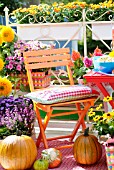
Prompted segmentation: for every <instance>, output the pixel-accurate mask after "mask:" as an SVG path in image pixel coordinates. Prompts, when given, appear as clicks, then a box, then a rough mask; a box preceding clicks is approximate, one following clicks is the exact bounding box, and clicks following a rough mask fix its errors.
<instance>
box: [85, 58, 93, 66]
mask: <svg viewBox="0 0 114 170" xmlns="http://www.w3.org/2000/svg"><path fill="white" fill-rule="evenodd" d="M83 62H84V66H85V67H87V68H90V67H91V66H92V64H93V62H92V59H91V58H88V57H84V59H83Z"/></svg>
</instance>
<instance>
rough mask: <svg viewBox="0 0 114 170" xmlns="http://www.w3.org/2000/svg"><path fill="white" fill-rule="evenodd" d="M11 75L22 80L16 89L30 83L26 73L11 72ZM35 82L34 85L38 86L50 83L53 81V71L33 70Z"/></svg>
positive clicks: (46, 85)
mask: <svg viewBox="0 0 114 170" xmlns="http://www.w3.org/2000/svg"><path fill="white" fill-rule="evenodd" d="M10 76H11V77H18V78H20V80H19V81H18V83H17V85H16V89H20V85H21V84H22V85H24V86H25V87H26V86H28V85H29V83H28V78H27V75H26V74H18V75H16V74H10ZM32 78H33V84H34V87H35V88H36V89H37V88H44V87H48V86H49V85H50V81H51V73H50V70H48V71H47V72H32Z"/></svg>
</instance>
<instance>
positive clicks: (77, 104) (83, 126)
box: [76, 103, 86, 130]
mask: <svg viewBox="0 0 114 170" xmlns="http://www.w3.org/2000/svg"><path fill="white" fill-rule="evenodd" d="M76 108H77V109H78V110H80V111H81V104H80V103H76ZM78 116H79V117H80V114H78ZM85 128H86V124H85V121H84V119H83V120H82V130H84V129H85Z"/></svg>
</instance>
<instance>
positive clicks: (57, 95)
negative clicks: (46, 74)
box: [25, 85, 99, 104]
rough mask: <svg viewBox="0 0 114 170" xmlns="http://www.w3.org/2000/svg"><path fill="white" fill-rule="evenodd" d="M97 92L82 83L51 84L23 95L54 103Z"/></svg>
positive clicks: (36, 100)
mask: <svg viewBox="0 0 114 170" xmlns="http://www.w3.org/2000/svg"><path fill="white" fill-rule="evenodd" d="M98 95H99V93H98V92H97V91H95V90H92V89H91V88H90V87H88V86H84V85H70V86H67V85H66V86H51V87H49V88H46V89H41V90H38V91H35V92H31V93H28V94H26V95H25V96H26V97H28V98H30V99H32V100H33V101H35V102H39V103H41V104H54V103H58V102H66V101H70V100H78V99H84V98H87V97H92V96H98Z"/></svg>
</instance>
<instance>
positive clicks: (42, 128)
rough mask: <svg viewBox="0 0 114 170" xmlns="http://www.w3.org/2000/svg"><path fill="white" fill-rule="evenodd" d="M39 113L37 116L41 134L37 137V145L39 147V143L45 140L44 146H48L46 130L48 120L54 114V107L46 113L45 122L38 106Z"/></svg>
mask: <svg viewBox="0 0 114 170" xmlns="http://www.w3.org/2000/svg"><path fill="white" fill-rule="evenodd" d="M37 114H38V115H37V118H38V123H39V128H40V133H39V136H38V138H37V142H36V145H37V147H39V145H40V143H41V140H43V142H44V147H45V148H48V144H47V139H46V135H45V130H46V127H47V125H48V122H49V120H50V117H51V114H52V109H50V111H49V112H48V113H47V114H46V116H45V119H44V123H43V122H42V118H41V116H40V111H39V109H38V108H37Z"/></svg>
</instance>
